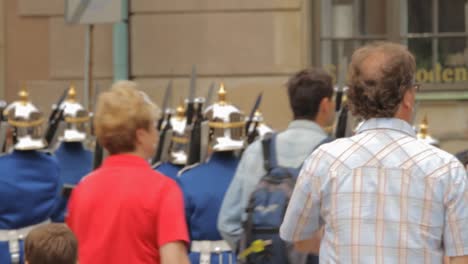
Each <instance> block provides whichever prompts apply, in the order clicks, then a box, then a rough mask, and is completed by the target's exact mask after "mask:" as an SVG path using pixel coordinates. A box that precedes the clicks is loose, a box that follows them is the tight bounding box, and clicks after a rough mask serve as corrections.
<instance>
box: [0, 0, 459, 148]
mask: <svg viewBox="0 0 468 264" xmlns="http://www.w3.org/2000/svg"><path fill="white" fill-rule="evenodd" d="M65 2H66V1H64V0H47V4H45V3H44V2H43V1H37V0H1V1H0V3H1V5H0V16H1V17H2V19H0V21H1V22H0V76H1V77H3V78H0V97H3V98H5V99H6V100H7V101H11V100H13V99H15V96H16V93H17V91H18V90H19V89H20V87H21V86H25V87H27V89H28V90H29V91H30V94H31V97H32V100H33V101H34V102H35V103H36V104H37V105H38V106H39V107H41V109H42V110H43V111H48V108H49V107H50V105H51V104H52V103H53V102H54V101H55V100H56V99H57V98H58V97H59V95H60V93H61V92H62V91H63V89H64V88H65V87H67V85H69V84H70V82H74V83H75V85H76V86H77V87H78V89H79V90H80V88H82V87H83V85H84V82H83V79H84V75H85V71H86V67H85V64H86V63H85V57H86V56H85V55H86V49H85V46H86V45H85V43H86V36H87V35H86V27H87V26H86V25H70V24H67V23H66V22H65V19H64V9H65V6H64V3H65ZM128 4H129V16H128V28H129V30H128V34H129V38H128V44H129V45H128V47H129V48H128V62H129V63H128V69H129V76H130V78H131V79H133V80H136V81H138V82H140V83H141V85H142V87H143V88H144V89H145V90H147V92H148V93H149V94H150V95H151V96H152V97H153V99H154V100H155V101H156V102H157V103H159V104H160V103H161V98H162V94H163V91H164V88H165V86H166V84H167V82H168V81H169V80H171V79H172V80H174V96H173V102H172V104H173V106H175V105H176V104H177V103H178V102H179V100H180V99H181V98H183V97H185V96H186V94H187V90H188V86H189V74H190V71H191V67H192V65H194V64H195V65H196V66H197V72H198V76H199V78H198V82H197V88H198V90H197V94H198V95H199V96H203V95H205V94H206V93H207V90H208V87H209V85H210V83H211V82H212V81H216V82H224V83H225V86H226V88H227V90H228V93H229V94H228V99H229V100H230V101H231V102H233V103H234V104H236V105H238V106H239V107H241V108H242V109H243V110H244V111H245V112H249V109H250V108H251V107H252V105H253V103H254V100H255V96H256V95H257V94H258V93H259V92H260V91H263V92H264V98H263V99H264V100H263V103H262V106H261V110H262V111H263V112H264V115H265V118H266V120H267V122H268V123H269V124H271V125H272V126H273V127H274V128H276V129H283V128H285V127H286V125H287V123H288V120H289V119H290V118H291V113H290V111H289V109H288V102H287V95H286V90H285V88H284V84H285V83H286V81H287V79H288V76H290V75H291V74H292V73H294V72H295V71H297V70H299V69H301V68H304V67H308V66H322V67H324V68H325V69H327V70H328V71H329V72H330V73H332V74H333V75H334V77H335V79H336V81H337V83H338V84H340V85H341V84H343V83H344V82H345V81H344V75H343V74H342V72H345V70H346V69H345V67H343V65H346V63H347V62H348V61H349V56H350V54H351V53H352V51H353V50H354V49H355V48H356V47H358V46H360V45H362V44H364V43H367V42H369V41H375V40H391V41H397V42H400V43H404V44H407V45H408V46H409V48H410V49H411V51H413V52H414V53H415V55H416V56H417V64H418V71H417V74H416V75H417V76H416V77H417V81H418V82H421V83H422V84H423V89H422V92H421V93H420V94H419V95H418V96H419V97H418V99H419V106H418V113H417V116H416V118H415V121H416V122H420V121H421V120H422V117H423V115H425V114H427V115H428V117H429V125H430V128H429V130H430V133H431V134H432V135H433V136H434V137H436V138H438V139H440V140H441V146H442V148H444V149H446V150H448V151H450V152H452V153H454V152H457V151H460V150H462V149H466V148H468V119H467V116H468V115H467V113H468V107H467V101H466V100H468V68H467V65H468V50H467V49H466V48H467V45H466V41H467V39H468V33H467V28H468V22H467V21H468V16H467V15H466V14H467V12H468V7H467V4H466V3H465V0H451V1H443V0H396V1H395V0H236V1H232V0H177V1H174V0H129V3H128ZM114 30H115V29H114V28H113V25H111V24H100V25H96V26H95V27H94V30H93V42H92V43H93V44H92V46H93V52H92V53H93V56H92V61H93V66H92V71H93V81H94V82H93V83H94V84H96V86H97V87H99V88H101V89H104V88H107V87H108V86H109V85H110V84H111V82H112V80H113V77H114V68H115V67H117V66H114V63H115V57H116V56H118V54H117V55H116V54H114V52H113V48H114V47H115V46H114V37H115V32H114Z"/></svg>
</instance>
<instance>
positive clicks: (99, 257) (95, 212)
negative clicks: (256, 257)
mask: <svg viewBox="0 0 468 264" xmlns="http://www.w3.org/2000/svg"><path fill="white" fill-rule="evenodd" d="M156 118H157V107H156V106H155V105H154V104H153V103H152V102H151V101H150V100H149V98H148V97H147V96H146V95H145V94H144V93H142V92H140V91H138V90H137V88H136V84H135V83H134V82H129V81H120V82H117V83H115V84H114V85H113V87H112V88H111V90H110V91H107V92H104V93H102V94H101V95H100V96H99V100H98V103H97V111H96V115H95V119H94V124H95V129H96V136H97V138H98V140H99V142H100V143H101V145H102V146H104V148H106V149H107V150H108V152H109V153H110V156H109V157H108V158H107V159H106V160H105V161H104V163H103V164H102V166H101V167H100V168H99V169H97V170H96V171H94V172H92V173H90V174H89V175H88V176H86V177H85V178H84V179H83V180H82V181H81V182H80V183H79V184H78V186H77V187H76V188H75V190H74V191H73V193H72V196H71V199H70V202H69V215H68V217H67V224H68V225H69V226H70V228H71V229H72V230H73V232H74V233H75V234H76V236H77V238H78V243H79V250H78V251H79V261H80V264H87V263H113V264H118V263H125V264H127V263H132V264H137V263H152V264H154V263H162V264H168V263H177V264H185V263H189V261H188V258H187V248H186V247H187V244H188V242H189V241H188V240H189V239H188V233H187V227H186V223H185V216H184V209H183V208H184V206H183V198H182V193H181V191H180V189H179V187H178V186H177V184H176V183H175V182H174V181H173V180H171V179H169V178H167V177H165V176H163V175H161V174H159V173H158V172H155V171H154V170H153V169H152V168H151V167H150V164H149V163H148V160H149V159H150V158H151V157H152V156H153V153H154V151H155V147H156V145H157V139H158V132H157V130H156V124H155V120H156Z"/></svg>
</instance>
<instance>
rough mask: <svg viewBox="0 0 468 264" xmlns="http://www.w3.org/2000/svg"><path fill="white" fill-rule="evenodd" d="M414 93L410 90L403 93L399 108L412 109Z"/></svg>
mask: <svg viewBox="0 0 468 264" xmlns="http://www.w3.org/2000/svg"><path fill="white" fill-rule="evenodd" d="M415 96H416V95H415V93H414V92H413V91H412V90H411V89H410V90H407V91H406V92H405V94H404V95H403V100H402V101H401V106H402V107H404V108H406V109H411V108H412V107H413V103H414V99H415Z"/></svg>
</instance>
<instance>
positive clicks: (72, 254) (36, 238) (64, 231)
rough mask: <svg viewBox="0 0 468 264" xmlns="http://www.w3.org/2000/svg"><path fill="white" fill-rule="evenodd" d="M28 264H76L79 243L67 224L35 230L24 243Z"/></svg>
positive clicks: (45, 226) (46, 226) (40, 227)
mask: <svg viewBox="0 0 468 264" xmlns="http://www.w3.org/2000/svg"><path fill="white" fill-rule="evenodd" d="M24 254H25V259H26V263H28V264H48V263H54V264H75V263H77V255H78V242H77V240H76V237H75V235H74V234H73V233H72V231H71V230H70V229H69V228H68V227H67V226H66V225H65V224H47V225H41V226H39V227H37V228H34V229H33V230H32V231H31V232H29V234H28V236H27V237H26V240H25V242H24Z"/></svg>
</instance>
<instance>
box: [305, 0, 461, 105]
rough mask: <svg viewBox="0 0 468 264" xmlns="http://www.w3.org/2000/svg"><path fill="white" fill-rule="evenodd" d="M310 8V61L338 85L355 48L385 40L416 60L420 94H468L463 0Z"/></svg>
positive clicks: (353, 0) (328, 3)
mask: <svg viewBox="0 0 468 264" xmlns="http://www.w3.org/2000/svg"><path fill="white" fill-rule="evenodd" d="M313 8H315V9H316V10H319V11H320V12H313V14H315V15H318V16H320V19H319V21H320V25H313V31H314V30H315V31H318V32H319V33H315V36H316V37H315V38H314V39H316V42H315V47H317V49H318V50H316V51H315V52H313V53H312V54H315V56H316V57H317V58H313V61H314V62H315V64H318V65H322V66H323V67H324V68H326V69H327V70H328V71H329V72H330V73H332V75H333V76H334V77H335V78H336V79H337V80H339V81H342V80H344V79H343V78H342V77H344V76H343V74H340V73H341V72H343V71H344V69H343V67H342V66H340V65H346V64H347V62H348V61H349V58H350V56H351V54H352V52H353V51H354V50H355V49H356V48H357V47H359V46H362V45H363V44H365V43H367V42H371V41H376V40H390V41H397V42H401V43H402V44H405V45H407V46H408V48H409V49H410V50H411V51H412V52H413V54H415V56H416V62H417V68H418V69H417V73H416V78H417V81H418V82H421V83H425V85H424V90H425V91H429V92H431V91H432V92H441V91H442V92H451V91H459V92H460V91H467V90H468V46H467V40H468V31H467V28H468V15H467V14H468V0H450V1H447V0H314V5H313ZM315 21H317V20H315ZM313 34H314V32H313ZM463 96H465V97H466V98H467V99H468V93H467V92H464V93H463ZM465 97H464V98H465ZM445 98H447V97H445ZM454 99H458V98H454Z"/></svg>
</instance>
